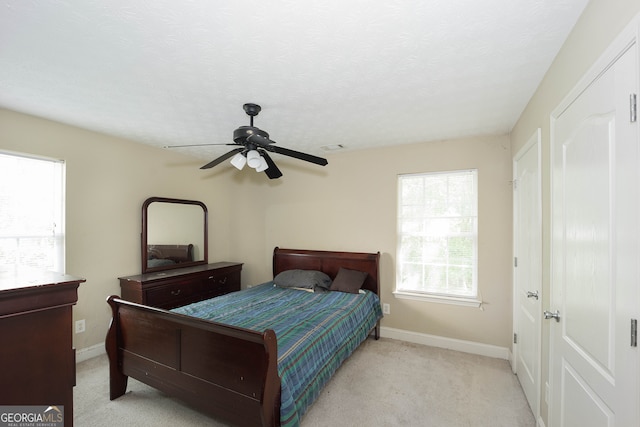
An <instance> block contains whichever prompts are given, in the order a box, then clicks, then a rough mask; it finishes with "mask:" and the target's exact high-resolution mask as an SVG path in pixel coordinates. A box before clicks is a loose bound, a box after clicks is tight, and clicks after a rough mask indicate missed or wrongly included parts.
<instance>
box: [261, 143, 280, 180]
mask: <svg viewBox="0 0 640 427" xmlns="http://www.w3.org/2000/svg"><path fill="white" fill-rule="evenodd" d="M260 154H262V157H264V160H265V161H266V162H267V165H269V167H268V168H267V170H265V171H264V173H266V174H267V176H268V177H269V179H276V178H280V177H281V176H282V172H280V169H278V167H277V166H276V164H275V163H274V162H273V160H272V159H271V157H270V156H269V154H268V153H267V152H266V151H264V150H260Z"/></svg>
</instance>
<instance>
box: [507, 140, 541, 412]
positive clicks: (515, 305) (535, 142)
mask: <svg viewBox="0 0 640 427" xmlns="http://www.w3.org/2000/svg"><path fill="white" fill-rule="evenodd" d="M534 147H535V150H536V157H537V160H536V164H537V172H538V182H537V185H536V212H537V218H538V223H537V230H538V235H539V239H540V240H539V243H540V245H539V250H540V254H539V257H540V258H539V259H540V265H539V266H538V270H539V271H538V273H539V276H538V277H539V278H540V281H541V283H539V289H540V296H539V298H540V300H539V301H540V304H541V306H542V302H543V294H542V255H543V254H542V252H543V251H542V247H543V236H542V234H543V229H542V129H541V128H537V129H536V130H535V132H534V133H533V135H531V137H529V139H528V140H527V143H526V144H525V145H524V146H523V147H522V148H520V150H518V152H517V153H516V155H515V156H514V157H513V167H512V169H513V182H514V183H515V182H516V180H517V178H518V169H517V165H518V161H519V160H520V159H521V158H522V157H523V156H524V154H525V153H526V152H528V151H529V150H530V149H532V148H534ZM514 191H515V189H514ZM517 219H518V215H517V203H516V199H515V197H514V198H513V259H514V263H513V264H512V277H513V295H512V298H513V302H512V305H513V334H514V337H515V336H516V335H515V334H517V333H518V332H519V327H518V293H517V290H518V283H517V274H516V268H517V267H516V266H515V259H516V256H517V254H516V248H517V247H518V246H517V245H518V241H517V232H516V231H517V227H518V222H517ZM535 339H536V342H537V343H538V354H537V357H536V376H537V378H536V381H537V384H538V387H537V389H536V394H535V402H533V403H534V406H535V407H533V408H531V410H532V412H533V415H534V417H535V419H536V422H537V420H538V419H539V418H540V399H541V395H542V393H541V387H542V385H541V382H542V372H541V370H542V321H541V319H539V320H538V325H537V327H536V337H535ZM517 366H518V343H513V351H512V363H511V369H512V371H513V373H514V374H517ZM529 403H530V404H531V402H529Z"/></svg>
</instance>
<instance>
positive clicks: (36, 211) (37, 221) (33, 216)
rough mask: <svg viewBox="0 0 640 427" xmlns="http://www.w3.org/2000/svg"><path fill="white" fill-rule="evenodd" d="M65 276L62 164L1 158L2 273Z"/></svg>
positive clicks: (9, 156) (4, 155) (6, 155)
mask: <svg viewBox="0 0 640 427" xmlns="http://www.w3.org/2000/svg"><path fill="white" fill-rule="evenodd" d="M7 266H28V267H34V268H41V269H47V270H51V271H57V272H60V273H64V162H63V161H60V160H51V159H43V158H34V157H28V156H24V155H17V154H13V153H11V154H9V153H2V152H0V269H2V268H5V267H7Z"/></svg>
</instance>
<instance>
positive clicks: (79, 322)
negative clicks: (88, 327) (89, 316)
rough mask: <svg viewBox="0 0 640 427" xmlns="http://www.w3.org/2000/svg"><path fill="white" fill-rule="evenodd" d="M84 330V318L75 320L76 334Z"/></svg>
mask: <svg viewBox="0 0 640 427" xmlns="http://www.w3.org/2000/svg"><path fill="white" fill-rule="evenodd" d="M82 332H84V319H82V320H76V334H81V333H82Z"/></svg>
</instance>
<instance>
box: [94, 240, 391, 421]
mask: <svg viewBox="0 0 640 427" xmlns="http://www.w3.org/2000/svg"><path fill="white" fill-rule="evenodd" d="M379 257H380V255H379V253H354V252H331V251H312V250H292V249H279V248H276V249H275V250H274V253H273V275H274V281H272V282H267V283H264V284H262V285H259V286H256V287H253V288H250V289H247V290H244V291H240V292H235V293H232V294H228V295H225V296H222V297H218V298H214V299H211V300H206V301H201V302H198V303H194V304H191V305H188V306H184V307H179V308H177V309H174V310H172V311H167V310H163V309H158V308H153V307H148V306H144V305H140V304H135V303H131V302H128V301H124V300H122V299H120V298H118V297H117V296H111V297H109V298H108V303H109V305H110V306H111V309H112V311H113V319H112V322H111V325H110V327H109V331H108V333H107V339H106V347H107V354H108V356H109V363H110V398H111V399H112V400H113V399H116V398H118V397H119V396H121V395H123V394H124V393H125V391H126V387H127V379H128V377H132V378H135V379H137V380H139V381H141V382H144V383H146V384H148V385H150V386H152V387H155V388H157V389H159V390H161V391H163V392H165V393H167V394H169V395H172V396H175V397H177V398H179V399H181V400H183V401H185V402H186V403H188V404H190V405H192V406H194V407H196V408H198V409H199V410H201V411H203V412H206V413H208V414H210V415H212V416H214V417H215V418H217V419H220V420H223V421H226V422H229V423H231V424H234V425H241V426H280V425H283V426H296V425H298V424H299V422H300V419H301V417H302V415H303V414H304V412H305V411H306V409H307V408H308V406H309V405H310V404H311V403H312V402H313V401H314V400H315V399H316V398H317V396H318V395H319V393H320V391H321V389H322V387H323V386H324V384H326V382H327V381H328V380H329V379H330V377H331V375H332V374H333V373H334V372H335V371H336V370H337V368H338V367H339V366H340V364H341V363H342V362H343V361H344V360H345V359H346V358H347V357H349V355H350V354H351V353H352V352H353V351H354V350H355V348H357V346H358V345H359V344H360V343H361V342H362V341H364V340H365V339H366V338H367V336H369V335H370V334H371V333H372V332H373V333H374V336H375V338H376V339H377V338H378V337H379V322H380V317H381V310H380V301H379V298H378V295H379ZM298 272H302V273H305V274H306V273H311V272H313V273H314V274H315V273H317V272H322V273H324V274H326V275H327V276H329V278H330V279H332V280H333V283H332V284H333V285H337V284H338V282H340V283H344V282H343V281H342V280H341V279H343V278H344V277H345V273H349V274H352V273H353V274H356V272H360V277H361V278H363V280H364V282H363V283H362V282H360V283H362V285H361V286H360V285H359V286H358V287H360V290H358V289H355V290H354V289H346V290H347V292H345V289H344V288H343V289H341V290H342V292H341V291H336V290H331V291H324V292H319V291H320V289H318V290H317V291H318V292H308V291H309V289H300V288H299V287H298V286H293V287H292V286H291V284H285V283H284V281H283V279H282V278H283V277H285V276H286V277H293V276H291V275H290V274H289V273H298ZM280 273H282V274H280ZM322 273H318V274H322ZM356 275H357V274H356ZM338 276H340V277H338ZM337 278H338V279H339V280H335V279H337ZM323 286H324V285H323ZM303 287H306V288H309V287H310V286H303ZM288 316H291V317H288Z"/></svg>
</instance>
